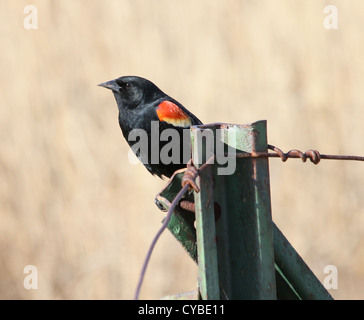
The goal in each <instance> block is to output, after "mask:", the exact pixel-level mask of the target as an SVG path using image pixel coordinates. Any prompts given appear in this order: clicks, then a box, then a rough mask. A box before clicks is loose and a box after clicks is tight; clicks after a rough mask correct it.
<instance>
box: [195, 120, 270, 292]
mask: <svg viewBox="0 0 364 320" xmlns="http://www.w3.org/2000/svg"><path fill="white" fill-rule="evenodd" d="M207 130H210V131H212V132H213V139H214V140H213V143H214V145H215V151H216V150H217V149H218V144H219V143H220V144H221V143H223V144H224V148H223V149H221V148H220V154H218V153H217V154H216V159H215V163H214V165H213V166H212V177H210V176H209V175H208V174H207V173H206V174H202V175H201V176H200V180H199V181H198V183H199V185H200V187H201V188H207V189H208V190H210V191H207V192H206V193H205V194H204V193H201V192H200V193H195V203H196V232H197V247H198V257H199V258H200V252H201V253H202V254H204V259H207V258H206V256H207V255H210V254H211V255H212V258H210V259H212V260H214V259H215V255H217V256H216V259H217V265H218V271H216V266H215V264H214V263H213V264H211V269H210V264H205V266H204V268H205V269H206V270H205V271H206V272H207V273H208V274H209V277H210V279H211V278H213V279H215V281H214V286H215V287H216V283H217V281H218V283H219V286H220V289H221V294H220V296H221V298H227V299H276V285H275V268H274V250H273V231H272V230H273V229H272V219H271V208H270V190H269V172H268V159H266V158H265V159H264V158H263V159H256V158H239V159H238V158H236V157H234V156H233V155H232V156H231V158H228V159H227V160H226V158H225V159H224V155H225V156H226V154H225V153H226V152H229V153H233V152H235V151H236V152H249V153H252V152H264V151H266V150H267V137H266V121H259V122H256V123H253V124H250V125H229V124H216V125H207V126H199V127H193V128H192V129H191V138H192V139H191V140H192V148H193V158H194V159H195V158H196V154H198V153H199V151H200V148H204V147H206V145H207V144H208V143H207V142H205V143H203V144H201V143H199V139H198V138H199V135H201V131H202V132H203V131H207ZM205 140H206V141H207V140H208V138H207V139H205ZM200 141H201V139H200ZM202 154H203V153H202ZM207 157H208V155H206V154H205V155H203V156H202V159H203V160H206V158H207ZM200 160H201V159H200ZM223 160H226V161H229V160H230V161H233V162H235V166H234V170H233V172H231V173H232V174H229V175H227V174H221V170H220V169H219V168H222V167H224V166H221V165H219V164H218V162H220V163H221V162H223ZM200 164H201V161H200ZM230 164H231V163H230ZM230 164H229V163H228V162H227V167H229V165H230ZM195 165H196V166H197V167H198V163H197V161H195ZM225 168H226V166H225ZM212 181H213V186H212ZM212 188H213V195H212V196H211V193H210V192H211V189H212ZM197 207H198V208H199V209H197ZM204 208H208V209H207V210H204ZM214 208H215V209H216V210H215V214H214V212H213V209H214ZM216 211H219V212H218V214H217V212H216ZM207 219H209V220H208V221H209V223H208V225H205V224H202V223H200V222H203V221H206V220H207ZM212 219H214V220H215V219H217V220H216V222H215V221H213V222H214V223H213V222H212ZM199 234H200V235H202V239H203V240H202V241H201V238H199ZM204 236H206V237H207V238H204ZM211 241H213V243H214V244H213V245H212V250H210V249H207V251H206V246H205V245H206V244H208V245H210V246H211ZM200 247H202V248H200ZM215 247H216V251H215ZM199 264H200V261H199ZM200 280H201V279H200Z"/></svg>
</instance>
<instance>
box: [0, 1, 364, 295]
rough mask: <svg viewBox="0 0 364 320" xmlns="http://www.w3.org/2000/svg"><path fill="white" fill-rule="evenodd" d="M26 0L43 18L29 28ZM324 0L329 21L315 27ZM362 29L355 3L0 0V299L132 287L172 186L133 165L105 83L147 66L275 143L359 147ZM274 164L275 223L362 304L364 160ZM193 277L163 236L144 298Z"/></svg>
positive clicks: (363, 106)
mask: <svg viewBox="0 0 364 320" xmlns="http://www.w3.org/2000/svg"><path fill="white" fill-rule="evenodd" d="M30 2H31V3H30ZM28 4H32V5H35V6H36V7H37V9H38V29H37V30H26V29H25V28H24V26H23V21H24V19H25V18H26V16H27V14H24V7H25V6H26V5H28ZM328 4H333V5H335V6H336V7H337V9H338V19H339V20H338V23H339V24H338V29H337V30H326V29H325V28H324V26H323V21H324V18H325V15H324V13H323V9H324V7H325V5H328ZM363 32H364V2H363V1H361V0H350V1H347V0H336V1H335V0H330V1H318V0H295V1H292V0H280V1H271V0H262V1H248V0H245V1H244V0H242V1H232V0H231V1H226V0H225V1H222V0H221V1H217V0H200V1H192V0H188V1H171V0H169V1H167V0H165V1H159V0H158V1H148V0H137V1H136V0H131V1H123V0H102V1H101V0H88V1H82V0H62V1H55V0H54V1H51V0H32V1H21V0H18V1H13V0H0V43H1V51H0V66H1V72H0V90H1V91H0V92H1V99H0V141H1V144H0V217H1V222H0V250H1V251H0V298H1V299H10V298H21V299H131V298H132V297H133V294H134V290H135V286H136V284H137V280H138V274H139V271H140V268H141V266H142V263H143V259H144V257H145V254H146V251H147V249H148V247H149V245H150V242H151V240H152V238H153V236H154V234H155V233H156V231H157V230H158V228H159V227H160V221H161V220H162V218H163V214H162V213H161V212H160V211H159V210H158V209H157V207H156V206H155V205H154V196H155V195H156V194H157V193H158V191H159V190H160V189H161V188H162V187H163V185H164V184H165V182H163V181H160V180H159V179H158V178H155V177H152V176H151V175H150V174H149V173H148V172H147V171H146V170H145V169H144V167H143V166H142V165H132V164H130V163H129V160H128V153H127V151H128V147H127V144H126V142H125V141H124V139H123V138H122V135H121V131H120V129H119V126H118V122H117V108H116V104H115V101H114V98H113V96H112V94H111V92H109V91H107V90H105V89H103V88H100V87H97V86H96V85H97V84H98V83H100V82H103V81H106V80H110V79H114V78H116V77H118V76H121V75H139V76H143V77H146V78H148V79H150V80H152V81H153V82H155V83H156V84H157V85H158V86H159V87H160V88H161V89H162V90H163V91H165V92H166V93H168V94H170V95H171V96H173V97H174V98H176V99H177V100H179V101H180V102H182V103H183V104H184V105H185V106H186V107H188V108H189V109H190V110H191V111H192V112H193V113H195V114H196V115H197V116H198V117H199V118H200V119H201V120H203V121H204V123H209V122H232V123H248V122H253V121H255V120H260V119H267V120H268V140H269V142H270V143H271V144H275V145H277V146H278V147H280V148H282V149H283V150H285V151H288V150H289V149H293V148H299V149H301V150H307V149H310V148H315V149H317V150H319V151H320V152H321V153H325V154H353V155H364V142H363V135H364V126H363V124H364V94H363V84H364V62H363V57H364V45H363ZM270 171H271V195H272V207H273V218H274V220H275V222H276V223H277V225H278V226H279V227H280V229H281V230H282V231H283V232H284V234H285V235H286V237H287V238H288V239H289V240H290V241H291V243H292V244H293V245H294V246H295V248H296V249H297V251H298V252H299V253H300V254H301V255H302V257H303V258H304V259H305V261H306V262H307V263H308V264H309V265H310V267H311V268H312V269H313V271H314V272H315V274H316V275H317V276H318V278H319V279H320V280H323V279H324V278H325V276H326V274H324V272H323V270H324V267H325V266H326V265H335V266H336V267H337V268H338V276H339V277H338V289H337V290H331V291H330V293H331V294H332V295H333V296H334V297H335V298H339V299H348V298H354V299H363V298H364V290H363V288H364V238H363V234H364V187H363V184H364V163H355V162H338V161H322V162H321V163H320V164H319V165H317V166H314V165H313V164H311V163H305V164H303V163H302V162H300V161H299V160H288V162H286V163H282V162H281V161H280V160H277V159H272V160H270ZM26 265H35V266H36V267H37V268H38V272H39V279H38V289H37V290H26V289H24V286H23V280H24V278H25V276H26V275H25V274H24V273H23V269H24V267H25V266H26ZM196 282H197V268H196V266H195V265H194V263H193V262H192V261H190V258H189V257H188V256H187V254H186V253H185V252H184V251H183V249H182V248H181V247H180V246H179V244H178V243H177V242H176V241H175V240H174V238H172V236H171V235H170V234H168V233H167V232H166V233H164V234H163V235H162V237H161V239H160V241H159V243H158V244H157V247H156V250H155V252H154V253H153V256H152V259H151V263H150V265H149V268H148V270H147V274H146V277H145V281H144V284H143V287H142V292H141V298H152V299H159V298H160V297H162V296H165V295H167V294H172V293H178V292H184V291H189V290H193V289H194V288H195V287H196Z"/></svg>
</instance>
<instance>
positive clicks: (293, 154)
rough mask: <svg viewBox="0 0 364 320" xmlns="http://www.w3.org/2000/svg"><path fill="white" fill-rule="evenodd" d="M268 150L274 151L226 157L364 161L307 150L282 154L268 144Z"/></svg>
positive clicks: (294, 150) (356, 157)
mask: <svg viewBox="0 0 364 320" xmlns="http://www.w3.org/2000/svg"><path fill="white" fill-rule="evenodd" d="M268 149H270V150H272V151H274V153H273V152H255V151H253V152H251V153H249V152H244V153H243V152H240V153H236V154H227V156H232V157H237V158H281V160H282V161H283V162H285V161H287V159H288V158H299V159H301V160H302V161H303V162H306V160H307V159H310V161H311V162H312V163H314V164H318V163H319V162H320V161H321V160H323V159H325V160H351V161H364V157H361V156H341V155H333V154H320V153H319V152H318V151H317V150H308V151H306V152H304V153H303V152H302V151H300V150H297V149H293V150H290V151H288V152H287V153H284V152H283V151H282V150H281V149H279V148H277V147H275V146H273V145H270V144H268Z"/></svg>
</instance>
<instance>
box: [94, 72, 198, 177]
mask: <svg viewBox="0 0 364 320" xmlns="http://www.w3.org/2000/svg"><path fill="white" fill-rule="evenodd" d="M99 86H101V87H105V88H107V89H110V90H112V92H113V94H114V97H115V100H116V103H117V106H118V109H119V125H120V128H121V131H122V133H123V135H124V138H125V139H126V141H127V142H128V144H129V146H130V147H131V148H132V149H133V151H134V153H135V154H136V156H137V157H138V159H139V160H140V161H142V163H143V164H144V166H145V167H146V168H147V169H148V171H149V172H150V173H152V174H153V175H157V176H158V177H160V178H162V176H166V177H171V176H172V174H173V173H174V172H175V171H176V170H178V169H181V168H185V167H186V164H187V161H188V160H189V159H190V158H191V142H190V135H189V128H190V126H193V125H201V124H202V122H201V121H200V120H199V119H198V118H197V117H196V116H195V115H193V114H192V113H191V112H190V111H188V110H187V109H186V108H185V107H184V106H183V105H182V104H180V103H179V102H178V101H176V100H175V99H173V98H172V97H170V96H168V95H167V94H165V93H164V92H163V91H161V90H160V89H159V88H158V87H157V86H156V85H155V84H154V83H152V82H151V81H149V80H147V79H144V78H141V77H136V76H124V77H120V78H117V79H115V80H111V81H108V82H104V83H100V84H99ZM134 129H136V130H134ZM167 129H169V130H167ZM170 129H172V130H170ZM137 138H139V140H138V139H137Z"/></svg>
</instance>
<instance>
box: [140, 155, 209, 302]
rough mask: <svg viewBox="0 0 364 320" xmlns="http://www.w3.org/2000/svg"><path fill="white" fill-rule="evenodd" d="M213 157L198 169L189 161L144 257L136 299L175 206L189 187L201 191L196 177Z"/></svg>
mask: <svg viewBox="0 0 364 320" xmlns="http://www.w3.org/2000/svg"><path fill="white" fill-rule="evenodd" d="M213 158H214V156H212V157H211V158H210V159H209V160H208V161H206V162H205V163H204V164H203V165H202V166H201V167H200V168H199V169H197V168H196V167H195V166H194V165H193V162H192V159H191V160H190V161H189V162H188V164H187V170H186V171H185V173H184V176H183V179H182V189H181V190H180V192H178V194H177V195H176V197H175V198H174V199H173V201H172V203H171V205H170V207H169V209H168V212H167V214H166V217H165V218H164V221H163V224H162V226H161V228H160V229H159V230H158V232H157V234H156V235H155V236H154V238H153V241H152V243H151V244H150V247H149V250H148V252H147V255H146V257H145V259H144V263H143V267H142V270H141V272H140V275H139V281H138V285H137V288H136V290H135V295H134V300H138V299H139V294H140V289H141V286H142V284H143V279H144V275H145V272H146V270H147V266H148V263H149V260H150V257H151V255H152V252H153V249H154V247H155V245H156V243H157V241H158V239H159V237H160V236H161V234H162V233H163V231H164V230H165V229H166V228H167V226H168V224H169V221H170V220H171V217H172V213H173V211H174V208H175V207H176V206H177V205H178V204H179V202H180V201H181V199H182V197H183V196H184V194H185V193H186V192H187V190H188V189H190V188H193V189H194V190H196V192H199V191H200V189H199V188H198V187H197V185H196V178H197V177H198V175H199V174H200V172H201V171H203V170H205V169H206V168H207V167H208V166H209V165H210V164H211V163H212V159H213Z"/></svg>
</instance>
